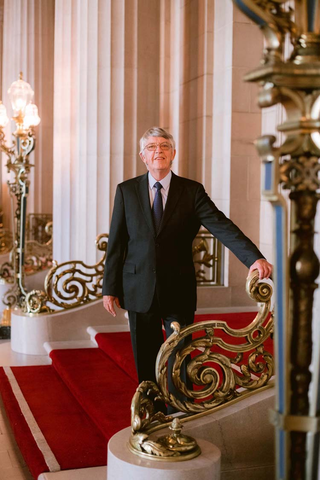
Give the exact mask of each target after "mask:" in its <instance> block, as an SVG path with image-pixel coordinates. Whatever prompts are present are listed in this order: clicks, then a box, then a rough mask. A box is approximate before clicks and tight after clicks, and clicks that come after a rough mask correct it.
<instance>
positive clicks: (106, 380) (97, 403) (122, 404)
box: [50, 348, 138, 440]
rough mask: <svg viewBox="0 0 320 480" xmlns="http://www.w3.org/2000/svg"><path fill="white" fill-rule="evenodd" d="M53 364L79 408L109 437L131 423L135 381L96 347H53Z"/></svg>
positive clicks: (51, 354) (51, 355)
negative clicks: (61, 348) (73, 348)
mask: <svg viewBox="0 0 320 480" xmlns="http://www.w3.org/2000/svg"><path fill="white" fill-rule="evenodd" d="M50 357H51V358H52V364H53V366H54V368H55V369H56V370H57V372H58V373H59V375H60V377H61V379H62V380H63V381H64V383H65V384H66V385H67V386H68V388H69V389H70V392H71V393H72V394H73V395H74V397H75V398H76V399H77V400H78V402H79V403H80V405H81V406H82V408H83V409H84V410H85V411H86V412H87V414H88V415H89V416H90V418H91V419H92V420H93V421H94V422H95V424H96V425H97V426H98V427H99V428H100V430H101V432H102V433H103V434H104V436H105V438H106V439H107V440H109V439H110V438H111V437H112V436H113V435H114V434H115V433H116V432H118V431H119V430H122V429H123V428H125V427H128V426H129V425H130V405H131V400H132V397H133V395H134V392H135V390H136V388H137V385H138V384H137V382H136V381H134V380H133V379H132V378H130V377H129V376H128V375H127V374H126V373H125V372H124V371H123V370H122V369H121V368H119V367H118V365H117V364H116V363H115V362H114V361H113V360H111V358H109V357H108V356H107V355H105V354H104V353H103V352H102V351H101V350H99V349H97V348H93V349H92V348H87V349H76V350H53V351H52V352H51V353H50Z"/></svg>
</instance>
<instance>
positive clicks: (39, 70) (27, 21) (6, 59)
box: [2, 0, 54, 226]
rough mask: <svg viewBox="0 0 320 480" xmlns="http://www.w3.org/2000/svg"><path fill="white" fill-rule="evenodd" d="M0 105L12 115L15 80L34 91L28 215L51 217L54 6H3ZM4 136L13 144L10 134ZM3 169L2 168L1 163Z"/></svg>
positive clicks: (11, 2) (27, 0)
mask: <svg viewBox="0 0 320 480" xmlns="http://www.w3.org/2000/svg"><path fill="white" fill-rule="evenodd" d="M3 14H4V20H3V56H2V100H3V103H4V104H5V105H6V107H7V110H8V115H9V116H11V115H12V111H11V104H10V102H9V98H8V94H7V91H8V88H9V87H10V85H11V83H12V82H13V81H15V80H17V79H18V78H19V73H20V71H22V72H23V78H24V79H25V80H26V81H28V82H29V83H30V85H31V86H32V88H33V90H34V92H35V96H34V102H35V103H36V104H37V105H38V108H39V115H40V117H41V123H40V125H39V127H37V129H36V138H37V146H36V149H35V151H34V153H32V155H31V156H30V161H31V163H33V164H34V165H35V167H34V169H32V170H31V174H30V180H31V184H30V194H29V197H28V212H32V213H52V186H53V184H52V145H53V34H54V0H46V1H45V2H43V1H41V0H4V9H3ZM10 127H11V128H12V131H14V124H13V122H12V125H9V126H8V127H7V130H6V135H7V141H8V143H11V141H12V137H11V129H10ZM3 164H4V162H3ZM7 179H8V174H7V172H6V169H5V168H4V165H3V167H2V186H3V189H4V191H3V207H4V215H5V223H6V225H7V226H8V225H9V224H8V220H9V218H10V206H9V200H8V191H7V187H6V184H5V182H6V180H7Z"/></svg>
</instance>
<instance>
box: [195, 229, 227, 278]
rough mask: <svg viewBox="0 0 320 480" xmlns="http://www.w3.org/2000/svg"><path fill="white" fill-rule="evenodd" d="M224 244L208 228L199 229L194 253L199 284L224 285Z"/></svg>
mask: <svg viewBox="0 0 320 480" xmlns="http://www.w3.org/2000/svg"><path fill="white" fill-rule="evenodd" d="M222 248H223V246H222V244H221V242H219V240H218V239H217V238H215V237H214V236H213V235H212V234H211V233H210V232H208V230H205V229H201V230H199V232H198V234H197V236H196V238H195V239H194V242H193V247H192V255H193V263H194V266H195V272H196V280H197V284H198V286H208V285H222V283H223V282H222V278H221V259H222Z"/></svg>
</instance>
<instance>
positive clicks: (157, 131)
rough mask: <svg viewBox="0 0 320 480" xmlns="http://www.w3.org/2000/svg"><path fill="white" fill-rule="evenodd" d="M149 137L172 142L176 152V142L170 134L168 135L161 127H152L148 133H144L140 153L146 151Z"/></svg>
mask: <svg viewBox="0 0 320 480" xmlns="http://www.w3.org/2000/svg"><path fill="white" fill-rule="evenodd" d="M149 137H163V138H165V139H166V140H169V141H170V142H171V144H172V146H173V149H174V150H175V148H176V142H175V141H174V138H173V136H172V135H171V134H170V133H168V132H167V131H166V130H164V129H163V128H161V127H151V128H149V129H148V130H147V131H146V132H144V134H143V135H142V137H141V138H140V153H141V152H142V150H143V149H144V147H145V145H146V142H147V139H148V138H149Z"/></svg>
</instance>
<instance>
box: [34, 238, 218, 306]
mask: <svg viewBox="0 0 320 480" xmlns="http://www.w3.org/2000/svg"><path fill="white" fill-rule="evenodd" d="M210 237H211V238H210ZM107 239H108V235H107V234H105V233H103V234H100V235H99V236H98V237H97V239H96V245H97V248H98V250H99V251H101V252H103V256H102V258H101V259H100V260H99V261H98V262H97V263H96V264H95V265H86V264H85V263H84V262H82V261H73V260H72V261H69V262H64V263H61V264H57V262H55V261H53V262H52V263H53V266H52V268H51V269H50V270H49V272H48V274H47V276H46V279H45V285H44V291H43V292H41V291H39V290H32V291H31V292H29V293H28V294H27V297H26V302H25V307H24V308H25V311H26V312H28V313H33V314H35V313H43V312H49V313H54V312H55V311H59V310H61V309H70V308H75V307H79V306H80V305H83V304H86V303H88V302H91V301H93V300H97V299H99V298H101V296H102V293H101V291H102V280H103V271H104V262H105V255H106V251H107ZM29 244H30V241H29ZM219 244H220V242H218V241H217V240H216V239H214V237H212V235H211V234H209V232H207V231H200V232H199V234H198V235H197V237H196V239H195V243H194V249H193V254H194V258H195V260H194V261H195V267H196V270H197V269H198V271H200V274H199V275H198V285H212V284H217V285H218V284H220V283H219V281H218V278H220V271H221V267H220V264H221V247H219ZM220 245H221V244H220ZM212 248H213V250H212ZM36 251H37V250H36ZM211 252H213V253H211ZM28 258H32V256H31V254H30V255H29V256H28ZM204 268H205V269H206V271H205V274H204V270H203V269H204ZM26 272H28V263H26ZM213 278H214V281H213V280H212V279H213Z"/></svg>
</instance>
